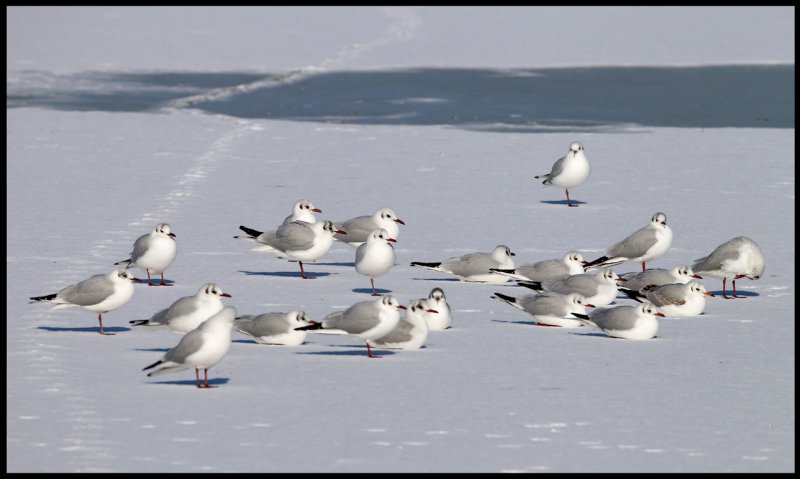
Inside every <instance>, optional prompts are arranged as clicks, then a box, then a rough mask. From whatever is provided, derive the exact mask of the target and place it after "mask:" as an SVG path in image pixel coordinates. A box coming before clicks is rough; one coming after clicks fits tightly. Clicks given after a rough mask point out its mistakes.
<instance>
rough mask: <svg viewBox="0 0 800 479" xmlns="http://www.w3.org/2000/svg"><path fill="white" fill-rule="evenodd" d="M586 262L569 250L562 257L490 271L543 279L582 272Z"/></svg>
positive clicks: (576, 253) (512, 276) (510, 275)
mask: <svg viewBox="0 0 800 479" xmlns="http://www.w3.org/2000/svg"><path fill="white" fill-rule="evenodd" d="M586 263H587V261H586V260H584V259H583V256H582V255H581V254H580V253H578V252H577V251H570V252H569V253H567V254H566V256H564V258H563V259H545V260H542V261H537V262H535V263H533V264H523V265H522V266H518V267H516V268H514V269H492V270H491V272H492V273H495V274H499V275H503V276H508V277H510V278H512V279H517V280H520V281H544V280H546V279H547V278H553V277H555V276H564V275H566V274H570V275H571V274H580V273H583V265H585V264H586Z"/></svg>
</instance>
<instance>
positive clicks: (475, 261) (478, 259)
mask: <svg viewBox="0 0 800 479" xmlns="http://www.w3.org/2000/svg"><path fill="white" fill-rule="evenodd" d="M499 267H500V264H499V263H498V262H497V261H495V260H494V259H493V258H492V256H491V255H489V254H486V253H470V254H466V255H464V256H459V257H457V258H450V259H448V260H447V261H443V262H442V264H441V266H440V268H441V269H445V270H447V271H450V272H451V273H453V274H456V275H458V276H472V275H475V274H489V273H490V271H489V268H499Z"/></svg>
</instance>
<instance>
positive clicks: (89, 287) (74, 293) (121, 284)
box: [30, 268, 138, 335]
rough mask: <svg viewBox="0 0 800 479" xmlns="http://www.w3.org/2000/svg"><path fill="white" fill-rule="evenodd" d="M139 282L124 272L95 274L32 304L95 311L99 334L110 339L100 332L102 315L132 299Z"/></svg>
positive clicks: (101, 329) (35, 300)
mask: <svg viewBox="0 0 800 479" xmlns="http://www.w3.org/2000/svg"><path fill="white" fill-rule="evenodd" d="M136 281H138V280H137V279H136V278H135V277H134V276H133V274H131V273H130V272H129V271H128V270H126V269H121V268H120V269H115V270H114V271H112V272H110V273H108V274H97V275H94V276H92V277H91V278H88V279H85V280H83V281H81V282H80V283H76V284H73V285H70V286H67V287H66V288H64V289H62V290H61V291H59V292H58V293H54V294H48V295H45V296H36V297H33V298H30V299H31V303H39V302H43V303H51V304H55V308H53V309H61V308H69V307H72V306H80V307H81V308H84V309H88V310H89V311H96V312H97V313H98V314H97V321H98V322H99V323H100V334H105V335H113V334H114V333H106V332H105V331H103V313H107V312H109V311H113V310H115V309H117V308H119V307H120V306H122V305H124V304H125V303H127V302H128V301H130V299H131V296H133V291H134V287H133V283H134V282H136Z"/></svg>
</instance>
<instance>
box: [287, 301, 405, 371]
mask: <svg viewBox="0 0 800 479" xmlns="http://www.w3.org/2000/svg"><path fill="white" fill-rule="evenodd" d="M401 309H406V307H405V306H403V305H402V304H400V303H399V302H397V298H395V297H394V296H392V295H386V296H383V297H381V298H380V299H377V300H374V301H360V302H358V303H355V304H354V305H352V306H350V307H349V308H347V309H346V310H344V311H336V312H333V313H331V314H329V315H327V316H325V319H323V320H322V322H321V323H317V324H312V325H310V326H303V327H300V328H296V329H298V330H300V331H310V330H314V329H335V330H338V331H344V332H345V333H347V334H349V335H350V336H353V337H356V338H358V339H361V340H362V341H365V342H366V344H367V356H368V357H370V358H377V357H380V356H373V355H372V349H371V348H370V345H369V341H370V340H372V339H378V338H380V337H382V336H385V335H386V334H388V333H389V331H391V330H392V329H394V327H395V326H397V322H398V321H400V311H399V310H401Z"/></svg>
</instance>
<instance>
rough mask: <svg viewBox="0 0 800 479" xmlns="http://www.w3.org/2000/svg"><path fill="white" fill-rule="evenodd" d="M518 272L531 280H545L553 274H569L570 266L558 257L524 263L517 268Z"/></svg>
mask: <svg viewBox="0 0 800 479" xmlns="http://www.w3.org/2000/svg"><path fill="white" fill-rule="evenodd" d="M517 273H518V274H521V275H523V276H525V277H526V278H528V279H530V280H531V281H543V280H545V279H547V278H551V277H553V276H563V275H565V274H569V268H568V267H567V265H565V264H564V262H563V261H561V260H558V259H546V260H542V261H537V262H535V263H533V264H526V265H522V266H520V267H518V268H517Z"/></svg>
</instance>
